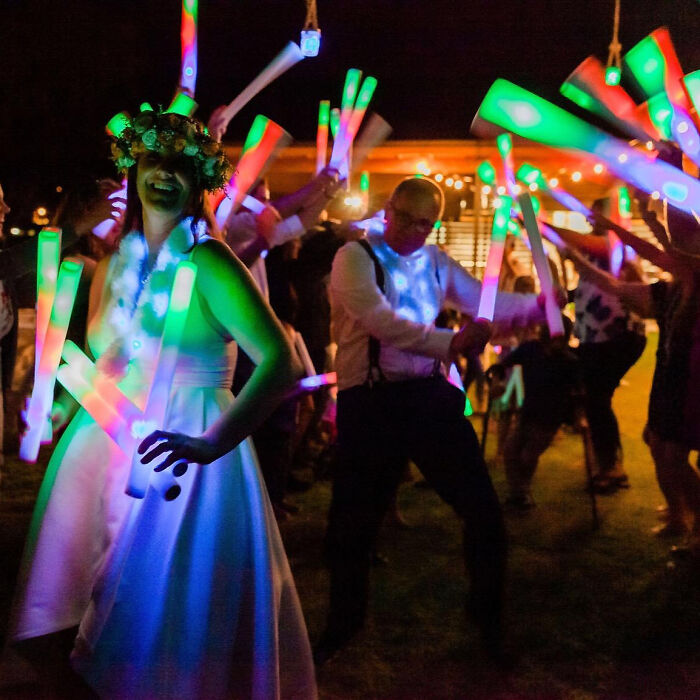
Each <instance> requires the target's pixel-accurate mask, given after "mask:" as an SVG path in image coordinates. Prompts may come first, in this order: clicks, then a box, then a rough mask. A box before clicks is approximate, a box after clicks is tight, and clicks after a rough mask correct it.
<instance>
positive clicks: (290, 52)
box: [222, 41, 304, 124]
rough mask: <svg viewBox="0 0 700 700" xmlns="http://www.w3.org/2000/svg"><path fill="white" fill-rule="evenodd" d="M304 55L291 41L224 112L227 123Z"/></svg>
mask: <svg viewBox="0 0 700 700" xmlns="http://www.w3.org/2000/svg"><path fill="white" fill-rule="evenodd" d="M302 58H304V54H303V53H302V52H301V49H300V48H299V47H298V46H297V44H295V43H294V42H293V41H290V42H289V43H288V44H287V45H286V46H285V47H284V48H283V49H282V51H280V52H279V53H278V54H277V56H275V57H274V58H273V59H272V61H270V63H269V64H268V66H267V67H266V68H265V69H264V70H263V71H262V72H261V73H260V75H258V77H257V78H255V80H253V82H251V83H250V85H248V87H246V88H245V89H244V90H243V92H241V94H240V95H238V96H237V97H236V98H235V99H234V100H232V101H231V103H230V104H229V105H228V106H227V107H226V109H225V110H224V111H223V114H222V116H223V117H225V118H226V123H227V124H228V122H230V121H231V119H233V117H234V116H235V115H236V114H238V112H240V111H241V110H242V109H243V107H245V106H246V105H247V104H248V102H250V101H251V100H252V99H253V98H254V97H255V96H256V95H257V94H258V93H259V92H260V91H261V90H262V89H263V88H265V87H267V86H268V85H269V84H270V83H271V82H272V81H273V80H276V79H277V78H279V77H280V75H282V73H284V72H285V71H287V70H289V69H290V68H291V67H292V66H293V65H296V64H297V63H298V62H299V61H301V59H302Z"/></svg>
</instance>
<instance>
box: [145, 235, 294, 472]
mask: <svg viewBox="0 0 700 700" xmlns="http://www.w3.org/2000/svg"><path fill="white" fill-rule="evenodd" d="M193 260H194V262H195V263H196V264H197V267H198V273H197V282H196V293H197V294H198V295H199V296H200V298H202V299H204V300H205V302H206V304H207V306H208V308H209V310H210V311H211V312H212V314H213V315H214V317H215V318H216V320H217V321H218V322H219V323H220V324H221V325H222V326H223V328H225V329H226V331H227V332H228V333H230V335H231V336H232V337H233V338H234V339H235V340H236V342H237V343H238V344H239V345H240V346H241V348H242V349H243V350H244V351H245V353H246V354H247V355H248V356H249V357H250V358H251V359H252V360H253V362H254V363H255V365H256V367H255V370H254V371H253V374H252V375H251V377H250V379H249V380H248V381H247V382H246V384H245V385H244V387H243V389H242V391H241V392H240V394H239V395H238V396H237V397H236V400H235V401H234V402H233V403H231V405H230V406H229V407H228V409H227V410H226V411H225V412H224V413H222V414H221V416H219V418H218V420H217V421H216V422H215V423H213V424H212V425H211V426H210V427H209V428H207V430H206V431H205V432H204V433H203V434H202V435H201V436H199V437H191V436H186V435H180V434H177V433H167V432H165V431H155V432H154V433H152V434H151V435H150V436H149V437H148V438H146V440H144V441H143V442H142V443H141V445H140V446H139V453H140V454H143V453H144V452H146V451H147V450H149V448H151V447H152V445H154V444H155V443H156V442H158V441H162V442H161V443H160V444H159V445H158V446H157V447H155V448H153V449H151V450H150V452H148V454H146V455H145V456H144V457H143V459H142V461H143V462H144V463H148V462H150V461H152V460H153V459H155V457H157V456H158V455H161V454H164V453H166V452H169V453H170V454H169V455H168V456H167V457H166V459H165V460H164V462H163V463H162V464H164V465H165V466H169V465H171V464H174V463H175V462H176V461H178V460H181V459H185V460H187V461H188V462H197V463H199V464H208V463H210V462H213V461H214V460H216V459H219V458H220V457H222V456H223V455H225V454H226V453H227V452H229V451H230V450H232V449H233V448H234V447H236V445H238V444H239V443H240V442H241V441H242V440H244V439H245V438H246V437H247V436H248V435H250V434H251V433H252V432H253V430H254V429H255V428H256V427H257V426H258V425H260V423H261V422H262V421H263V420H264V419H265V418H266V417H267V416H268V415H269V414H270V413H271V412H272V411H273V410H274V408H275V407H276V406H277V404H278V403H279V402H280V401H281V400H282V398H284V396H285V395H286V394H287V393H288V391H289V389H291V387H292V386H293V384H294V382H295V380H296V379H297V378H298V377H299V376H300V374H301V372H302V368H301V366H300V365H299V361H298V360H296V359H295V355H294V350H293V348H292V346H291V344H290V342H289V340H288V338H287V336H286V334H285V332H284V330H283V328H282V326H281V324H280V322H279V321H278V320H277V318H276V317H275V315H274V313H273V312H272V310H271V309H270V307H269V305H268V304H267V302H265V300H264V299H263V297H262V295H261V294H260V292H259V291H258V289H257V287H256V286H255V283H254V282H253V279H252V278H251V276H250V274H249V273H248V271H247V270H246V269H245V267H244V266H243V264H242V263H241V262H240V261H239V260H238V259H237V258H236V257H235V256H234V255H232V254H231V252H230V251H229V250H228V249H227V248H226V246H225V245H223V244H222V243H219V242H218V241H214V240H211V241H207V242H206V243H204V244H202V245H200V246H198V247H197V248H196V249H195V253H194V257H193Z"/></svg>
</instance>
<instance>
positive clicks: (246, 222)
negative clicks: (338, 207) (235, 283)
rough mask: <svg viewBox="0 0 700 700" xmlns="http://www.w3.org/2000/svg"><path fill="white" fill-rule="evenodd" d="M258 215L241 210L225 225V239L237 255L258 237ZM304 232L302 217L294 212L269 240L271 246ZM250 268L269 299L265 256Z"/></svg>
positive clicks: (261, 289)
mask: <svg viewBox="0 0 700 700" xmlns="http://www.w3.org/2000/svg"><path fill="white" fill-rule="evenodd" d="M256 216H257V215H256V214H254V213H253V212H250V211H241V212H238V213H237V214H235V215H234V216H232V217H231V218H230V219H229V220H228V221H227V223H226V225H225V226H224V229H223V232H222V233H223V236H224V240H225V241H226V243H227V244H228V245H229V247H230V248H231V250H232V251H233V252H234V253H236V255H239V254H240V253H241V252H242V251H243V250H245V249H246V248H247V247H248V246H249V245H250V244H251V243H252V242H253V241H254V240H255V239H256V238H257V237H258V232H257V229H256V227H255V219H256ZM303 233H304V226H303V224H302V223H301V219H300V218H299V217H298V216H297V215H296V214H293V215H292V216H290V217H289V218H287V219H284V220H283V221H280V222H279V223H278V224H277V225H276V226H275V229H274V232H273V236H272V240H271V241H269V244H270V248H274V247H275V246H278V245H282V244H283V243H286V242H287V241H291V240H292V239H294V238H297V237H299V236H301V235H302V234H303ZM248 269H249V271H250V274H251V275H252V277H253V279H254V280H255V283H256V284H257V285H258V287H259V289H260V291H261V292H262V294H263V296H264V297H265V299H268V300H269V298H270V289H269V286H268V283H267V270H266V268H265V259H264V257H263V256H260V257H258V258H257V259H256V260H255V261H254V262H253V263H252V264H251V266H250V267H249V268H248Z"/></svg>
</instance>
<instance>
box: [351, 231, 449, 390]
mask: <svg viewBox="0 0 700 700" xmlns="http://www.w3.org/2000/svg"><path fill="white" fill-rule="evenodd" d="M357 242H358V243H359V244H360V245H361V246H362V247H363V248H364V249H365V252H366V253H367V255H369V257H370V258H371V259H372V262H373V263H374V276H375V277H376V279H377V287H379V291H380V292H381V293H382V294H384V295H386V288H385V285H384V268H383V267H382V266H381V263H380V262H379V259H378V258H377V255H376V253H375V252H374V250H373V249H372V246H371V245H370V243H369V241H368V240H367V239H366V238H360V239H359V240H358V241H357ZM435 278H436V279H437V282H438V285H439V284H440V272H439V268H438V265H437V261H436V262H435ZM380 350H381V343H380V341H379V339H378V338H375V337H374V336H372V335H371V336H369V343H368V346H367V353H368V358H369V366H368V368H367V379H366V380H365V383H366V384H367V386H369V387H372V386H373V385H374V384H375V383H377V382H385V381H386V378H385V377H384V373H383V372H382V368H381V367H380V366H379V352H380ZM440 366H441V362H440V360H438V359H436V360H435V362H434V363H433V371H432V372H431V374H430V376H432V377H436V376H439V375H440V374H441V372H440Z"/></svg>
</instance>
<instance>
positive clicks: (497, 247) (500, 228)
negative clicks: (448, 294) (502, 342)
mask: <svg viewBox="0 0 700 700" xmlns="http://www.w3.org/2000/svg"><path fill="white" fill-rule="evenodd" d="M511 204H512V200H511V198H510V197H501V198H500V202H499V204H498V207H497V209H496V211H495V212H494V215H493V226H492V228H491V245H490V246H489V254H488V258H487V260H486V269H485V271H484V281H483V283H482V285H481V297H480V298H479V310H478V312H477V317H478V318H485V319H487V320H489V321H493V311H494V308H495V306H496V293H497V292H498V276H499V274H500V271H501V262H502V261H503V250H504V248H505V245H506V236H507V235H508V220H509V219H510V205H511Z"/></svg>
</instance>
